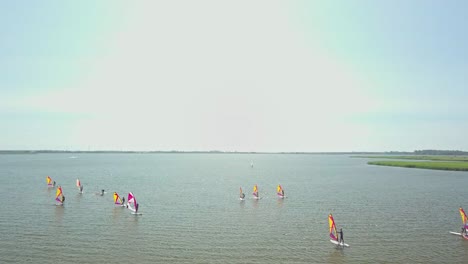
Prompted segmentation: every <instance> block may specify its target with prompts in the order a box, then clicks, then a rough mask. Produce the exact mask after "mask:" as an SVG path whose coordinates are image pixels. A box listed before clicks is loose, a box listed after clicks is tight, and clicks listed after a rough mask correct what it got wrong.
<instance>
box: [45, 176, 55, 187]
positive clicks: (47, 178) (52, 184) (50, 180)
mask: <svg viewBox="0 0 468 264" xmlns="http://www.w3.org/2000/svg"><path fill="white" fill-rule="evenodd" d="M46 182H47V186H48V187H53V186H54V182H53V181H52V178H50V177H49V176H47V177H46Z"/></svg>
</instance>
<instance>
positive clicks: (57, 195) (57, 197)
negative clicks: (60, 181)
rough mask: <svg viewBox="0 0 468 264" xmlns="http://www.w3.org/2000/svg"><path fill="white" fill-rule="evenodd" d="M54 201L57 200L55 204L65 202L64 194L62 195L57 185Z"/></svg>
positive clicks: (60, 188)
mask: <svg viewBox="0 0 468 264" xmlns="http://www.w3.org/2000/svg"><path fill="white" fill-rule="evenodd" d="M55 201H56V202H57V203H56V205H63V203H64V202H65V196H63V191H62V187H61V186H59V187H57V192H55Z"/></svg>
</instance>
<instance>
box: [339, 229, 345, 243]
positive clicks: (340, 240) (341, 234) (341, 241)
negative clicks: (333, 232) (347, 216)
mask: <svg viewBox="0 0 468 264" xmlns="http://www.w3.org/2000/svg"><path fill="white" fill-rule="evenodd" d="M338 234H339V238H340V239H339V242H340V243H344V238H343V228H340V232H338Z"/></svg>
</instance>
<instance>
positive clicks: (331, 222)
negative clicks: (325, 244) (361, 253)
mask: <svg viewBox="0 0 468 264" xmlns="http://www.w3.org/2000/svg"><path fill="white" fill-rule="evenodd" d="M328 227H329V233H330V242H332V243H333V244H335V245H337V246H339V247H349V245H348V244H346V243H344V242H340V241H338V232H337V231H336V225H335V219H333V216H332V214H329V215H328Z"/></svg>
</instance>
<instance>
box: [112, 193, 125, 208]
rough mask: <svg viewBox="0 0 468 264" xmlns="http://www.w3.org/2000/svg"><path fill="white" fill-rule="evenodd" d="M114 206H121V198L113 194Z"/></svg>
mask: <svg viewBox="0 0 468 264" xmlns="http://www.w3.org/2000/svg"><path fill="white" fill-rule="evenodd" d="M114 204H116V205H120V206H123V201H122V198H120V196H119V195H118V194H117V193H116V192H114Z"/></svg>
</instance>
